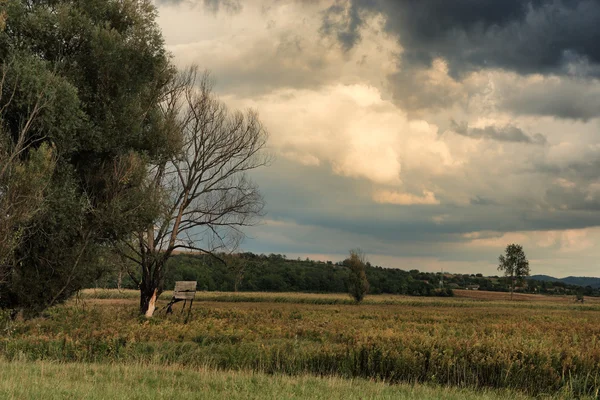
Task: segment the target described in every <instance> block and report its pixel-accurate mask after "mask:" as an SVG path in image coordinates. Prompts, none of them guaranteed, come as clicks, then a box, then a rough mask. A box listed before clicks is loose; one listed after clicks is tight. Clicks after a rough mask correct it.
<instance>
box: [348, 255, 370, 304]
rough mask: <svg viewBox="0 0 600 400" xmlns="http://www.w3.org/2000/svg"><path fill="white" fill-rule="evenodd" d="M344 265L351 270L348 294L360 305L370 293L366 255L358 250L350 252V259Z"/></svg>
mask: <svg viewBox="0 0 600 400" xmlns="http://www.w3.org/2000/svg"><path fill="white" fill-rule="evenodd" d="M344 265H345V266H346V267H348V269H350V276H349V277H348V292H349V293H350V296H352V297H353V298H354V300H356V302H357V303H360V302H361V301H362V300H363V299H364V298H365V295H366V294H367V293H368V292H369V281H368V280H367V274H366V270H365V269H366V260H365V254H364V253H363V252H362V251H361V250H358V249H356V250H350V258H348V259H346V260H345V261H344Z"/></svg>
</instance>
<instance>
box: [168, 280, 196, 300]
mask: <svg viewBox="0 0 600 400" xmlns="http://www.w3.org/2000/svg"><path fill="white" fill-rule="evenodd" d="M195 295H196V281H177V282H175V290H173V298H175V299H177V300H192V299H193V298H194V296H195Z"/></svg>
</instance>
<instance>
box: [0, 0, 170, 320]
mask: <svg viewBox="0 0 600 400" xmlns="http://www.w3.org/2000/svg"><path fill="white" fill-rule="evenodd" d="M1 4H2V6H3V10H2V12H0V14H1V15H2V18H1V20H2V21H0V22H2V23H1V24H0V25H1V26H3V28H4V29H3V30H2V31H1V32H0V63H1V64H2V65H4V66H5V68H6V69H5V70H6V74H5V78H4V79H3V85H2V94H1V98H2V100H3V104H2V105H1V108H0V109H1V112H2V114H1V118H2V132H1V134H2V141H3V143H8V144H7V148H13V149H14V148H18V147H19V146H20V145H19V141H20V140H23V143H22V149H23V151H21V152H19V154H18V159H19V161H18V162H20V163H25V164H22V165H26V164H27V163H28V162H30V160H34V159H36V158H40V157H41V155H37V156H36V152H37V153H38V154H42V153H39V152H40V151H42V152H46V153H47V152H48V151H50V149H51V151H52V155H53V157H55V159H54V162H53V164H54V165H53V168H52V173H51V176H50V180H49V182H48V184H47V185H45V184H44V185H41V188H42V190H41V192H40V197H43V199H44V210H43V212H37V213H35V214H34V215H32V217H31V218H27V219H26V220H21V221H20V222H19V224H18V225H19V226H20V228H19V232H21V234H20V241H19V244H18V246H17V247H16V249H15V252H14V255H15V257H16V258H17V259H18V262H16V261H13V262H11V265H10V268H9V269H10V271H8V272H7V274H6V276H5V282H4V283H3V284H1V285H0V299H1V302H2V304H3V305H4V306H8V307H23V308H28V309H32V310H41V309H43V308H45V307H47V306H49V305H52V304H55V303H56V302H60V301H62V300H64V299H66V298H68V297H69V296H70V295H71V294H72V293H73V292H74V291H76V290H78V289H80V288H81V287H83V286H85V285H88V283H89V282H90V281H93V280H94V279H96V278H97V277H98V276H100V275H101V274H102V273H103V270H104V268H105V267H103V266H102V265H101V263H99V262H98V260H99V257H100V255H101V254H102V253H103V252H104V251H105V249H106V248H107V247H108V246H110V245H111V244H112V243H114V242H116V241H118V240H120V239H121V238H123V237H126V236H129V235H130V234H131V233H132V232H135V231H138V230H139V229H141V227H145V226H148V225H149V224H150V223H151V221H153V220H154V219H155V218H156V215H158V212H159V211H160V208H159V204H160V203H159V202H158V199H159V194H158V191H156V190H155V189H154V188H152V187H150V186H148V185H146V184H145V182H146V172H147V165H148V164H149V163H151V162H155V161H156V160H158V159H161V158H164V157H167V156H168V155H169V154H170V153H172V152H174V151H175V149H176V145H175V144H173V143H170V142H169V141H168V139H169V136H168V135H167V134H166V132H167V131H168V129H167V126H166V121H165V120H164V118H163V114H162V113H161V110H160V107H159V104H160V103H161V101H162V99H163V97H164V96H165V89H166V87H167V83H168V82H169V81H170V80H171V79H172V77H173V75H174V69H173V67H172V66H171V65H170V63H169V57H168V54H167V53H166V51H165V49H164V45H163V39H162V36H161V33H160V29H159V27H158V25H157V24H156V22H155V17H156V10H155V8H154V7H153V5H152V2H151V1H150V0H89V1H74V0H41V1H22V0H2V1H1ZM40 100H41V102H40ZM36 104H41V105H42V107H40V108H39V110H38V111H37V113H36V115H35V118H33V119H31V123H29V124H28V121H29V120H30V119H29V116H31V113H32V110H35V107H36ZM24 128H27V129H26V134H25V135H22V132H23V131H24ZM44 149H46V150H44ZM47 155H48V154H46V156H47ZM38 169H39V168H38Z"/></svg>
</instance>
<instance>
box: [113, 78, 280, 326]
mask: <svg viewBox="0 0 600 400" xmlns="http://www.w3.org/2000/svg"><path fill="white" fill-rule="evenodd" d="M163 106H164V109H163V112H164V117H165V121H166V122H167V123H166V127H167V128H166V129H171V131H172V135H171V136H172V138H173V142H177V143H178V144H179V146H180V149H181V150H180V151H179V152H178V154H177V155H176V156H174V157H170V158H167V159H165V160H163V161H162V162H160V163H158V164H156V165H154V166H153V168H152V169H151V173H150V177H149V182H150V185H153V186H154V187H155V188H156V189H157V191H159V192H161V193H162V195H163V202H164V212H163V213H162V216H161V217H160V218H159V219H158V220H157V221H155V224H154V225H153V226H150V227H148V229H147V230H146V231H145V232H139V234H138V235H137V237H136V238H135V239H134V240H133V241H131V242H128V243H126V244H125V246H126V247H123V246H121V247H120V254H121V255H122V256H123V257H124V258H127V259H129V260H131V261H134V262H135V263H136V264H137V265H138V266H139V267H140V272H141V277H140V278H139V279H138V277H136V275H135V274H134V273H132V271H129V275H130V276H131V278H132V279H133V280H134V282H135V283H136V284H137V285H138V286H139V288H140V312H141V313H143V314H145V315H146V316H147V317H151V316H152V314H153V312H154V309H155V302H156V299H157V298H158V296H160V294H161V293H162V291H163V282H164V277H165V269H166V262H167V260H168V259H169V257H170V256H171V255H172V254H173V252H174V251H176V250H190V251H200V252H202V253H207V254H214V253H215V252H216V251H227V250H233V249H235V248H236V247H237V246H238V244H239V243H240V241H241V239H243V237H244V233H243V231H242V229H243V228H244V227H247V226H251V225H254V224H255V223H256V222H257V217H259V216H261V215H262V214H263V208H264V202H263V198H262V196H261V194H260V192H259V190H258V186H257V185H256V184H254V183H253V182H252V181H251V180H250V179H249V178H248V176H247V172H248V171H251V170H253V169H255V168H258V167H261V166H264V165H266V164H268V161H269V159H268V155H266V154H265V153H264V148H265V145H266V143H267V132H266V131H265V129H264V127H263V126H262V124H261V123H260V121H259V119H258V115H257V114H256V113H255V112H254V111H247V112H246V113H242V112H239V111H235V112H230V111H229V110H228V109H227V107H226V106H225V105H224V104H223V103H222V102H221V101H219V100H218V99H217V98H216V97H215V95H214V94H213V93H212V82H211V80H210V77H209V74H208V73H206V72H205V73H204V74H203V75H199V74H198V72H197V69H196V68H191V69H189V70H188V71H187V72H185V73H183V74H181V75H180V76H179V77H178V79H177V81H176V82H174V83H173V85H172V87H171V90H169V91H168V93H167V95H166V97H165V99H164V102H163Z"/></svg>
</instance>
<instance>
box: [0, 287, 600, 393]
mask: <svg viewBox="0 0 600 400" xmlns="http://www.w3.org/2000/svg"><path fill="white" fill-rule="evenodd" d="M456 294H457V296H456V297H454V298H444V299H440V298H419V297H403V296H392V295H384V296H368V297H367V298H366V301H365V302H364V303H363V304H361V305H356V304H353V303H352V302H351V301H350V300H349V298H348V297H347V296H345V295H333V294H327V295H322V294H297V293H293V294H282V293H276V294H273V293H239V294H234V293H214V292H202V293H198V294H197V297H196V301H195V302H194V306H193V309H192V312H191V315H190V316H189V320H187V318H188V317H187V315H186V314H181V313H180V310H181V305H180V304H177V305H176V306H175V313H174V314H172V315H165V314H164V312H163V311H161V310H159V311H158V313H157V315H156V317H155V318H153V319H151V320H146V319H145V318H140V317H138V315H137V310H138V307H137V299H136V295H137V294H136V293H135V292H132V291H125V292H119V291H116V290H113V291H104V290H87V291H84V292H82V293H81V294H80V295H79V296H77V297H76V298H74V299H72V300H70V301H69V302H68V303H67V304H65V305H61V306H57V307H54V308H52V309H50V310H49V311H47V312H46V313H45V314H44V315H43V316H41V317H39V318H35V319H32V320H28V321H18V322H15V323H12V324H10V325H7V326H6V327H1V326H0V329H4V330H5V332H4V333H5V334H4V335H3V339H2V340H0V357H1V358H2V359H3V360H4V361H3V364H2V365H1V366H0V368H1V369H2V370H3V371H4V370H8V371H11V370H12V369H15V368H17V369H18V368H22V369H24V370H26V371H29V372H26V373H31V374H35V373H36V371H38V370H39V369H40V368H56V365H57V364H56V363H61V364H59V365H61V367H60V368H62V365H66V366H69V365H81V364H77V363H85V365H86V366H87V367H86V368H88V369H89V368H92V369H99V370H101V371H105V372H104V373H105V374H109V375H110V374H111V373H114V372H110V371H108V370H106V368H130V370H128V371H130V372H128V373H129V374H132V375H134V376H137V375H135V374H143V373H145V372H148V371H150V372H151V371H152V370H154V369H157V368H158V369H161V368H168V369H167V371H171V372H169V373H168V374H175V373H182V374H187V373H191V372H190V371H193V370H197V371H200V373H204V374H205V375H206V374H209V375H210V374H213V375H214V374H217V375H219V374H225V375H223V377H222V378H219V379H221V380H225V381H227V379H233V380H235V379H237V380H238V381H239V382H240V383H239V385H241V387H246V385H247V384H249V383H248V382H249V381H252V380H253V379H254V380H256V379H258V380H264V379H271V378H267V377H276V381H275V382H276V383H273V385H274V386H273V387H272V388H273V390H279V389H277V388H278V387H280V386H281V385H283V386H282V387H285V388H288V389H289V390H292V389H290V388H291V387H294V385H297V383H298V382H299V381H298V379H300V380H302V379H308V380H310V379H317V378H311V377H310V376H313V377H326V380H325V381H319V380H316V381H314V382H313V381H311V382H313V383H311V385H312V386H314V387H315V389H314V390H316V391H318V390H319V388H321V389H323V390H324V391H325V392H326V389H324V388H326V387H327V385H329V383H327V382H338V381H337V380H336V379H341V381H339V382H342V383H339V384H340V385H343V384H347V385H350V387H352V385H362V386H361V387H364V390H365V391H366V392H365V393H367V394H365V396H363V398H386V397H385V396H386V395H387V394H386V393H388V392H386V390H396V391H397V393H404V392H406V391H408V392H406V393H410V391H414V390H416V391H423V390H424V391H425V392H423V393H426V392H427V391H428V390H429V391H431V390H434V391H435V390H437V391H440V393H442V392H444V391H446V392H445V393H446V394H447V395H448V396H459V397H456V398H468V396H467V395H466V394H465V393H467V392H464V393H459V394H456V393H453V392H452V390H469V391H475V392H474V393H476V394H475V395H477V396H492V397H490V398H505V397H504V396H505V394H503V393H506V391H508V393H510V395H508V396H507V397H510V398H518V396H536V397H543V398H583V397H589V398H597V397H598V393H599V390H600V343H599V341H598V339H599V337H600V324H598V320H599V318H600V303H599V302H597V301H587V300H586V303H585V304H583V305H582V304H576V303H575V302H574V301H573V299H572V298H570V297H562V298H561V297H551V298H550V297H544V296H529V297H527V298H520V299H518V300H517V299H515V301H507V300H506V299H505V298H504V297H503V296H505V294H496V293H484V292H479V293H475V292H461V291H458V292H457V293H456ZM168 297H169V294H168V293H166V294H165V295H163V300H161V302H160V304H159V305H164V304H165V300H164V299H167V298H168ZM62 363H66V364H62ZM72 363H76V364H72ZM45 366H46V367H45ZM65 368H67V371H68V368H76V369H77V368H79V367H76V366H75V367H65ZM103 368H104V369H103ZM79 369H80V368H79ZM173 371H175V372H173ZM176 371H180V372H176ZM186 371H187V372H186ZM202 371H204V372H202ZM211 371H212V372H211ZM214 371H227V372H221V373H217V372H214ZM115 374H116V373H115ZM168 374H167V375H168ZM227 374H234V375H227ZM235 374H237V375H235ZM248 374H253V375H252V377H251V378H249V377H248ZM262 374H266V375H262ZM126 375H127V374H126ZM3 376H6V375H4V374H3ZM227 376H230V378H226V377H227ZM132 379H134V378H132ZM135 379H138V378H135ZM139 379H142V378H139ZM190 379H191V378H190ZM332 379H333V380H332ZM67 380H68V379H67ZM142 380H143V379H142ZM219 381H220V380H217V381H216V382H219ZM244 382H245V383H244ZM344 382H345V383H344ZM383 383H385V385H383ZM336 384H337V383H336ZM3 385H4V386H2V388H1V389H0V390H2V391H4V392H5V393H10V392H9V390H13V389H10V388H8V389H7V386H6V382H4V383H3ZM278 385H279V386H278ZM370 385H375V386H370ZM378 385H383V386H378ZM84 386H85V385H84ZM165 387H168V382H167V385H166V386H165ZM388 387H389V388H391V389H387V388H388ZM431 388H434V389H431ZM436 388H437V389H436ZM448 388H452V389H448ZM82 390H84V389H82ZM165 390H166V389H165ZM249 390H250V389H249ZM282 390H284V391H285V390H287V389H282ZM340 390H342V389H340ZM449 390H450V391H449ZM13 391H14V390H13ZM371 391H373V392H371ZM403 391H404V392H403ZM448 391H449V392H448ZM498 391H499V392H498ZM292 392H293V390H292ZM316 393H317V392H315V395H314V396H311V397H315V398H318V396H317V394H316ZM340 393H341V392H340ZM368 393H373V396H370V395H368ZM389 393H392V392H389ZM393 393H396V392H393ZM428 393H431V392H428ZM469 393H471V392H469ZM490 393H491V394H490ZM378 396H380V397H378ZM460 396H463V397H460ZM214 397H215V398H218V396H216V395H215V396H214ZM326 397H329V396H326ZM345 397H347V396H345ZM415 397H416V398H418V396H417V395H415ZM15 398H19V397H18V396H17V397H15ZM140 398H144V397H140ZM183 398H185V396H184V397H183ZM272 398H278V397H277V396H276V395H275V397H272ZM291 398H293V397H291ZM350 398H352V397H350ZM390 398H392V397H390ZM394 398H395V397H394ZM400 398H401V397H400ZM422 398H428V397H427V396H426V395H425V397H422ZM429 398H431V397H429ZM447 398H453V397H447Z"/></svg>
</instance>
